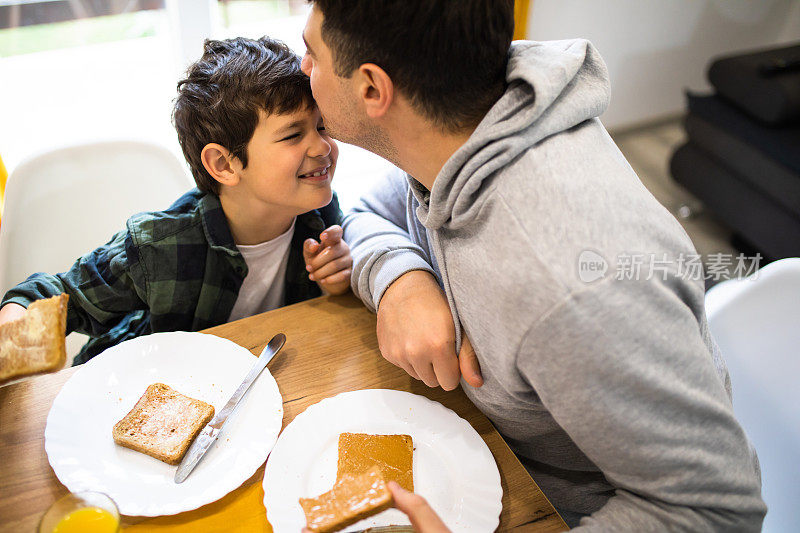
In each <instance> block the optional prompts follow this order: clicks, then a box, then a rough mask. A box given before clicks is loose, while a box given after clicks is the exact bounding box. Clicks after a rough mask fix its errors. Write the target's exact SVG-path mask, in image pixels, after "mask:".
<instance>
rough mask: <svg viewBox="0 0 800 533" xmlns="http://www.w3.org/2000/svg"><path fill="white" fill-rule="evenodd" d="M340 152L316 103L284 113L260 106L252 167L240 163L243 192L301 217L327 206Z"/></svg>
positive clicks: (249, 152)
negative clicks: (272, 112) (329, 134)
mask: <svg viewBox="0 0 800 533" xmlns="http://www.w3.org/2000/svg"><path fill="white" fill-rule="evenodd" d="M338 155H339V149H338V147H337V146H336V143H335V142H334V141H333V139H331V138H330V137H329V136H328V133H327V132H326V130H325V127H324V125H323V123H322V118H321V116H320V113H319V109H318V108H317V107H316V106H313V107H311V108H301V109H298V110H296V111H293V112H289V113H285V114H280V115H279V114H270V113H267V112H266V111H263V110H261V111H259V120H258V125H257V126H256V129H255V131H254V132H253V137H252V138H251V139H250V142H249V143H248V144H247V167H245V168H242V167H241V163H238V161H237V163H238V164H237V165H236V166H237V167H238V168H236V173H237V174H238V177H239V180H238V184H237V185H238V188H239V189H240V191H239V192H240V194H239V195H238V196H239V197H240V198H241V199H242V200H244V201H246V202H248V203H249V202H251V201H255V202H258V203H260V204H262V205H267V206H268V207H270V208H273V209H278V210H280V211H283V212H284V213H291V212H294V214H296V215H297V214H301V213H305V212H307V211H311V210H313V209H318V208H320V207H324V206H326V205H327V204H328V203H329V202H330V201H331V197H332V194H333V193H332V191H331V180H332V179H333V172H334V170H335V168H336V158H337V157H338Z"/></svg>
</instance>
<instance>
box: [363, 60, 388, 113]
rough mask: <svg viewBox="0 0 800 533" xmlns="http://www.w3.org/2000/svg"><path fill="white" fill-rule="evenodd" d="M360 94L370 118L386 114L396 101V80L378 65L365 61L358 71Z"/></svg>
mask: <svg viewBox="0 0 800 533" xmlns="http://www.w3.org/2000/svg"><path fill="white" fill-rule="evenodd" d="M355 75H356V83H357V87H358V96H359V97H360V98H361V101H362V102H363V104H364V110H365V111H366V113H367V116H369V117H370V118H381V117H383V116H385V115H386V113H387V112H388V111H389V108H390V107H391V105H392V102H394V82H392V78H390V77H389V75H388V74H387V73H386V71H385V70H383V69H382V68H381V67H379V66H378V65H375V64H374V63H364V64H362V65H361V66H360V67H358V70H357V71H356V74H355Z"/></svg>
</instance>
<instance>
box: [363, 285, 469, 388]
mask: <svg viewBox="0 0 800 533" xmlns="http://www.w3.org/2000/svg"><path fill="white" fill-rule="evenodd" d="M377 332H378V347H379V348H380V350H381V354H383V357H384V358H385V359H386V360H387V361H389V362H390V363H392V364H393V365H395V366H399V367H400V368H402V369H403V370H405V371H406V372H408V374H409V375H410V376H411V377H413V378H414V379H418V380H421V381H423V382H424V383H425V384H426V385H427V386H429V387H438V386H441V387H442V388H443V389H444V390H453V389H455V388H456V387H457V386H458V381H459V379H460V378H461V377H462V376H463V377H464V380H465V381H466V382H467V383H468V384H469V385H471V386H473V387H480V386H481V385H483V378H482V377H481V372H480V365H479V364H478V358H477V357H476V356H475V351H474V350H473V349H472V344H470V342H469V339H468V338H467V337H466V335H463V334H462V336H461V339H462V342H461V351H460V352H459V354H458V357H456V353H455V342H456V334H455V326H454V325H453V316H452V315H451V314H450V306H449V305H448V304H447V299H446V298H445V296H444V294H442V291H441V289H440V288H439V284H438V283H436V279H435V278H434V277H433V276H432V275H431V274H430V273H428V272H425V271H423V270H415V271H412V272H407V273H406V274H403V275H402V276H400V277H399V278H397V280H395V282H394V283H392V284H391V285H390V286H389V288H388V289H386V292H385V293H384V294H383V297H382V298H381V301H380V305H379V308H378V330H377ZM462 333H463V332H462Z"/></svg>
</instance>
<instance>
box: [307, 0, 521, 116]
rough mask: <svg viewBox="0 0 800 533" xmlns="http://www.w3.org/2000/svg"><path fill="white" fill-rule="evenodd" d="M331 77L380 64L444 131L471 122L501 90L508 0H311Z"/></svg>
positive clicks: (509, 27) (509, 29)
mask: <svg viewBox="0 0 800 533" xmlns="http://www.w3.org/2000/svg"><path fill="white" fill-rule="evenodd" d="M310 1H311V2H313V3H314V5H315V6H316V7H317V9H319V11H320V12H321V13H322V15H323V21H322V38H323V39H324V41H325V43H326V44H327V45H328V47H329V48H330V49H331V52H332V54H333V62H334V69H335V72H336V74H337V75H338V76H342V77H350V75H351V74H352V72H353V70H354V69H356V68H358V67H359V65H361V64H363V63H375V64H376V65H378V66H379V67H381V68H382V69H384V70H385V71H386V73H387V74H389V76H390V77H391V78H392V81H393V82H394V83H395V84H396V85H397V87H398V88H399V89H400V90H401V91H403V93H404V94H405V95H406V96H407V97H408V98H409V99H410V100H411V103H412V104H413V105H414V106H415V107H416V108H417V110H418V111H420V112H421V113H422V114H424V115H425V116H426V117H428V118H429V119H431V120H432V121H433V122H435V123H436V124H438V125H440V126H441V127H442V128H444V129H445V130H449V131H459V130H462V129H464V128H467V127H474V126H476V125H477V123H478V122H480V120H481V119H482V118H483V116H484V115H485V114H486V112H487V111H489V108H491V106H492V105H493V104H494V103H495V102H496V101H497V99H498V98H499V97H500V96H501V95H502V93H503V90H504V87H505V70H506V65H507V61H508V49H509V46H510V44H511V38H512V35H513V33H514V0H310Z"/></svg>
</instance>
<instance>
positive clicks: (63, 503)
mask: <svg viewBox="0 0 800 533" xmlns="http://www.w3.org/2000/svg"><path fill="white" fill-rule="evenodd" d="M118 531H119V510H118V509H117V505H116V504H115V503H114V500H112V499H111V498H109V497H108V496H106V495H105V494H103V493H102V492H76V493H72V494H67V495H66V496H64V497H63V498H61V499H60V500H57V501H56V502H55V503H54V504H53V505H51V506H50V508H49V509H48V510H47V512H46V513H44V516H42V519H41V520H40V521H39V533H117V532H118Z"/></svg>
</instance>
